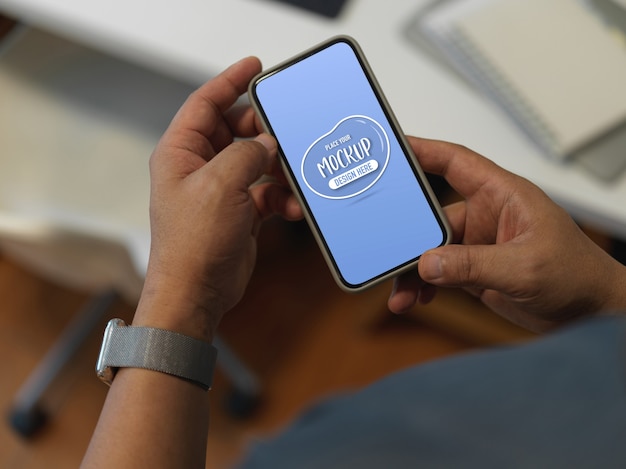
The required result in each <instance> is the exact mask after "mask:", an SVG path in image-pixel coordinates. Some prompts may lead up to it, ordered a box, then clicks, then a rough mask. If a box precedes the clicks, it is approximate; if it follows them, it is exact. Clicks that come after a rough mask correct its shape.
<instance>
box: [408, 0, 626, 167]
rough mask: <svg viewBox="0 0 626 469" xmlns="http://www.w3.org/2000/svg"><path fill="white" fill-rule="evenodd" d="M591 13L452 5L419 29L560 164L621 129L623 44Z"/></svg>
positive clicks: (531, 0)
mask: <svg viewBox="0 0 626 469" xmlns="http://www.w3.org/2000/svg"><path fill="white" fill-rule="evenodd" d="M588 8H589V7H588V6H585V5H584V4H583V3H582V2H581V1H580V0H471V1H470V0H456V1H448V2H444V4H442V5H441V6H440V7H438V8H434V9H432V10H431V11H429V12H428V14H427V15H425V16H424V17H423V18H422V19H421V23H420V26H421V28H422V30H423V31H424V33H425V34H426V36H427V37H428V38H429V39H430V40H431V41H432V42H433V43H434V44H435V45H436V46H437V47H439V48H440V50H441V52H442V53H443V54H444V55H445V56H446V57H447V59H448V60H449V61H450V62H451V63H452V64H454V66H455V67H456V68H457V70H458V71H459V72H460V73H462V74H463V75H464V76H465V77H466V78H467V79H469V80H471V81H472V82H473V83H474V84H475V85H476V86H477V87H478V88H480V89H481V90H483V91H484V92H485V93H487V94H488V95H490V96H491V97H492V98H493V99H495V100H496V101H497V102H498V103H499V104H500V105H502V106H503V107H504V108H505V109H506V110H507V111H508V112H509V113H510V114H511V116H512V117H513V118H514V119H515V120H516V121H517V122H518V123H519V124H520V125H521V126H522V127H523V128H524V129H525V130H526V131H527V133H528V134H529V135H530V136H531V137H532V138H533V139H534V140H535V141H536V142H537V143H539V144H540V145H541V146H542V147H543V148H544V149H545V150H546V152H547V153H548V154H550V155H552V156H554V157H555V158H557V159H565V158H567V157H569V156H571V155H573V154H576V153H577V152H579V151H582V150H583V149H585V148H587V147H588V146H589V145H591V144H593V142H595V141H596V140H598V139H601V138H603V137H605V136H607V135H610V134H612V133H613V134H614V133H615V131H616V129H620V128H621V127H623V126H624V125H625V123H626V45H625V43H623V42H620V40H618V39H616V37H615V35H614V34H613V33H612V32H611V30H610V29H609V28H607V27H606V25H605V24H603V22H602V20H601V19H600V17H599V16H597V15H593V14H590V11H589V10H588ZM625 135H626V134H625ZM618 137H619V138H621V137H620V136H618ZM619 138H618V140H619ZM622 140H623V139H622ZM622 140H619V141H620V142H621V141H622Z"/></svg>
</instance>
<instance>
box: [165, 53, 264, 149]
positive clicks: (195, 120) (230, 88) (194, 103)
mask: <svg viewBox="0 0 626 469" xmlns="http://www.w3.org/2000/svg"><path fill="white" fill-rule="evenodd" d="M260 71H261V62H260V61H259V59H257V58H256V57H247V58H245V59H243V60H240V61H239V62H237V63H235V64H233V65H231V66H230V67H229V68H227V69H226V70H224V71H223V72H222V73H220V74H219V75H218V76H216V77H215V78H213V79H212V80H209V81H208V82H206V83H205V84H204V85H202V86H201V87H200V88H198V89H197V90H196V91H194V92H193V93H192V94H191V95H190V96H189V98H188V99H187V101H186V102H185V104H183V106H182V107H181V108H180V110H179V111H178V113H177V114H176V116H175V117H174V119H173V121H172V124H171V125H170V129H169V131H172V132H178V131H180V130H191V131H195V132H198V133H200V134H201V135H203V136H204V137H205V138H207V139H210V138H211V137H212V136H213V132H214V131H215V129H216V128H217V125H218V123H219V122H221V121H222V114H223V113H224V112H226V110H227V109H229V108H230V107H231V106H232V105H233V104H235V102H236V101H237V99H238V98H239V96H241V95H242V94H243V93H245V91H246V90H247V87H248V83H249V82H250V80H251V79H252V78H253V77H254V76H255V75H256V74H257V73H259V72H260Z"/></svg>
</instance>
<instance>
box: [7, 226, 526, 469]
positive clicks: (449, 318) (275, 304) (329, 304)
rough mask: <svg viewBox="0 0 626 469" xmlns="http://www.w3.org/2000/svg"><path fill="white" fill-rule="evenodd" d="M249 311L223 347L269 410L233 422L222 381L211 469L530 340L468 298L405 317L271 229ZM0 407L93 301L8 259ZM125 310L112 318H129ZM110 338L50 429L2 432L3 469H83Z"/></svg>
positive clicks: (64, 391) (58, 401)
mask: <svg viewBox="0 0 626 469" xmlns="http://www.w3.org/2000/svg"><path fill="white" fill-rule="evenodd" d="M260 245H261V249H260V251H261V253H262V254H261V257H260V259H259V262H258V267H257V270H256V272H255V274H254V277H253V279H252V283H251V285H250V288H249V291H248V293H247V295H246V297H245V298H244V300H243V301H242V303H241V304H240V305H239V306H238V307H237V308H236V309H235V310H233V311H232V312H231V313H230V314H229V315H227V317H226V318H225V319H224V321H223V323H222V326H221V331H220V333H221V335H222V338H223V339H225V340H226V342H228V343H229V344H230V345H231V347H232V348H233V349H234V350H235V351H236V352H237V354H238V355H239V357H240V358H241V359H242V360H243V361H244V362H245V363H246V364H247V365H248V367H249V368H250V369H251V370H253V371H254V372H255V373H257V375H258V376H259V378H260V380H261V382H262V384H263V388H264V389H263V401H262V403H261V405H260V406H259V408H258V409H257V412H256V413H255V414H254V415H253V416H252V417H250V418H248V419H245V420H241V419H236V418H233V417H232V416H230V415H229V414H228V413H227V412H225V410H224V409H225V407H224V405H223V401H224V400H225V398H226V396H227V395H228V393H229V390H230V387H229V383H228V381H227V380H226V379H225V378H224V376H223V374H222V373H221V372H219V371H218V374H217V376H216V383H215V386H214V389H213V390H212V391H211V394H210V399H211V400H212V417H211V418H212V421H211V432H210V438H209V454H208V459H207V460H208V464H207V465H208V467H215V468H217V467H220V468H222V467H228V466H229V465H230V464H231V463H232V462H233V461H235V460H236V459H237V458H238V457H239V455H240V454H241V452H242V451H245V447H246V445H247V443H248V442H249V440H250V439H251V438H255V437H257V436H263V435H268V434H270V433H271V432H273V431H275V430H277V429H279V428H280V427H281V426H283V425H284V424H286V423H288V422H289V421H290V419H292V418H293V417H294V416H296V415H297V414H298V412H299V411H301V410H302V409H303V408H304V407H306V406H307V405H309V404H310V403H311V402H314V401H315V400H316V399H318V398H320V397H324V396H327V395H329V394H332V393H333V392H337V391H340V390H345V389H354V388H358V387H361V386H363V385H365V384H367V383H369V382H372V381H373V380H376V379H377V378H380V377H381V376H384V375H386V374H388V373H390V372H393V371H394V370H397V369H400V368H403V367H406V366H410V365H414V364H417V363H421V362H424V361H428V360H433V359H436V358H439V357H444V356H447V355H450V354H455V353H463V352H464V351H466V350H470V349H472V348H474V347H477V346H485V345H489V344H493V343H499V342H510V341H516V340H525V339H527V338H529V337H530V336H529V334H527V333H525V332H523V331H519V330H518V329H516V328H514V327H511V326H509V325H508V324H507V323H504V322H503V321H501V320H500V319H499V318H496V317H494V316H493V315H491V314H490V313H488V312H486V311H485V310H484V309H483V308H482V307H481V306H480V305H479V304H478V303H477V302H476V301H475V300H473V299H472V298H470V297H467V296H465V295H464V294H461V293H459V292H443V294H440V295H439V297H438V299H437V300H436V301H435V302H434V304H433V305H431V306H429V307H427V308H418V309H416V310H415V311H414V312H412V313H409V314H407V315H405V316H395V315H392V314H390V313H389V312H388V311H387V309H386V299H387V296H388V293H389V289H390V284H385V285H382V286H380V287H379V288H374V289H372V290H369V291H367V292H365V293H362V294H359V295H348V294H345V293H342V292H341V291H340V290H339V289H338V288H337V287H336V286H335V285H334V283H333V281H332V279H331V277H330V275H329V273H328V270H327V268H326V266H325V265H324V262H323V259H322V257H321V255H320V253H319V251H318V249H317V248H316V246H315V245H314V243H313V241H312V239H311V237H310V234H309V233H308V230H307V229H306V228H305V227H303V226H302V225H295V226H294V225H288V224H286V223H284V222H282V221H278V220H277V221H273V222H270V223H269V225H268V226H266V228H265V229H264V230H263V231H262V233H261V240H260ZM0 298H2V302H1V310H0V311H1V312H0V356H2V357H4V360H3V361H2V363H3V365H2V368H3V369H2V375H3V377H2V380H1V381H0V406H1V408H2V411H3V413H4V414H5V415H6V413H7V412H8V411H9V409H10V407H11V403H12V400H13V397H14V395H15V394H16V392H17V390H18V388H19V387H20V385H21V384H22V383H23V382H24V380H25V379H26V377H27V376H28V374H29V372H30V371H31V370H32V369H33V368H34V367H35V366H36V364H37V363H38V361H39V360H40V359H41V358H42V356H43V355H44V353H45V352H46V350H48V349H49V347H50V346H51V345H52V343H53V342H54V340H55V338H56V337H57V336H58V335H59V334H60V332H61V331H62V329H63V327H64V325H65V324H66V323H67V322H68V321H69V320H70V318H71V317H72V315H73V313H74V312H76V311H77V310H78V309H79V308H80V306H82V305H83V304H84V302H85V301H87V300H88V298H89V294H87V293H86V292H79V291H73V290H69V289H67V288H64V287H62V286H59V285H55V284H54V283H52V282H50V281H49V280H45V279H42V278H39V277H38V276H37V275H35V274H34V273H32V272H29V271H28V270H26V269H25V268H23V267H22V266H20V265H18V264H17V263H15V262H13V261H12V260H11V259H10V258H9V257H8V256H6V255H3V254H2V252H0ZM132 313H133V306H132V305H127V304H123V303H119V304H117V305H116V306H115V308H113V310H112V311H111V312H110V314H109V316H121V317H123V318H126V319H130V318H131V317H132ZM103 327H104V323H103V324H102V328H99V330H97V331H95V332H94V334H93V336H92V337H91V339H90V340H89V342H88V344H86V346H85V347H84V350H83V351H82V352H81V353H80V354H79V356H77V357H76V358H75V359H74V360H73V362H72V364H71V366H70V367H69V369H68V370H66V371H65V372H64V373H63V375H62V376H61V378H60V379H59V380H58V381H57V383H56V384H55V386H54V387H53V388H52V390H51V391H50V392H49V393H48V394H47V395H46V399H45V403H46V406H47V408H49V409H51V413H52V419H51V421H50V422H49V424H48V425H47V426H46V427H45V429H44V430H43V431H42V432H41V433H40V434H38V435H37V436H36V437H35V438H34V439H32V440H30V441H25V440H23V439H21V438H19V437H17V436H16V435H15V434H14V432H12V430H11V429H10V427H9V426H8V424H7V423H5V421H3V422H2V424H1V425H0V467H2V468H10V469H13V468H16V469H21V468H44V467H45V468H68V467H75V466H76V465H77V464H78V463H79V462H80V460H81V457H82V454H83V452H84V450H85V448H86V445H87V443H88V441H89V438H90V435H91V432H92V430H93V428H94V425H95V422H96V420H97V418H98V414H99V410H100V408H101V405H102V402H103V400H104V398H105V395H106V390H107V388H106V386H104V385H102V384H101V383H100V382H99V381H98V380H97V378H96V377H95V375H94V371H93V368H94V363H95V359H96V354H97V350H98V346H99V342H100V339H101V334H102V330H103Z"/></svg>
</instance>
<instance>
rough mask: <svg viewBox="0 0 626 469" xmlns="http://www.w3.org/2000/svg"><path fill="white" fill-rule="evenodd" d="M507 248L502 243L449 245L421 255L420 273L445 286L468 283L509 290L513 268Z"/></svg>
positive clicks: (430, 281)
mask: <svg viewBox="0 0 626 469" xmlns="http://www.w3.org/2000/svg"><path fill="white" fill-rule="evenodd" d="M507 251H508V250H507V249H505V248H504V247H503V246H501V245H472V246H465V245H449V246H443V247H440V248H437V249H433V250H431V251H427V252H426V253H424V254H423V255H422V257H421V258H420V261H419V263H418V270H419V274H420V277H421V278H422V279H423V280H424V281H425V282H427V283H430V284H432V285H437V286H442V287H469V288H479V289H490V290H498V291H503V292H504V291H508V290H509V288H511V285H510V283H511V277H512V276H511V268H512V267H513V265H512V264H511V263H510V262H508V261H507V259H508V257H509V256H507V255H506V254H507Z"/></svg>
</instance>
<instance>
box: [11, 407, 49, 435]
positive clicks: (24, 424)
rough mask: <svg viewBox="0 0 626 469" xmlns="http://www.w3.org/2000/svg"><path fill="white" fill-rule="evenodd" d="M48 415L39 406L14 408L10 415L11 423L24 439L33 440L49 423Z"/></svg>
mask: <svg viewBox="0 0 626 469" xmlns="http://www.w3.org/2000/svg"><path fill="white" fill-rule="evenodd" d="M47 421H48V414H47V413H46V412H45V411H44V410H43V409H42V408H41V407H38V406H35V407H31V408H26V409H21V408H14V409H13V410H11V412H10V414H9V423H10V425H11V428H13V430H15V432H16V433H18V434H19V435H20V436H21V437H23V438H31V437H32V436H33V435H35V433H37V432H38V431H39V430H41V428H42V427H43V426H44V425H45V424H46V423H47Z"/></svg>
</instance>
